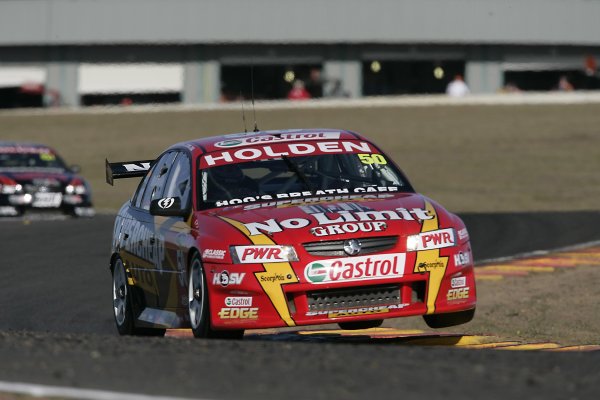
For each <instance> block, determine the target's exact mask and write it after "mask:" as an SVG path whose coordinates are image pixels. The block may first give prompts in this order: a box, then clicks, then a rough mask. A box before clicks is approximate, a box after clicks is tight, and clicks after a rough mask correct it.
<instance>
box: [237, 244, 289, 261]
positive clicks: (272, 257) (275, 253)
mask: <svg viewBox="0 0 600 400" xmlns="http://www.w3.org/2000/svg"><path fill="white" fill-rule="evenodd" d="M235 253H236V255H237V258H238V260H239V262H240V263H241V264H252V263H278V262H287V261H290V258H289V248H288V247H286V246H236V247H235Z"/></svg>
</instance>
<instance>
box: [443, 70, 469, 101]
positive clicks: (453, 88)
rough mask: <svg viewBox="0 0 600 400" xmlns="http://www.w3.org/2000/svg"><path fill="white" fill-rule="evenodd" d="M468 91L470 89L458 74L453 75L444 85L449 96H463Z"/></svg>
mask: <svg viewBox="0 0 600 400" xmlns="http://www.w3.org/2000/svg"><path fill="white" fill-rule="evenodd" d="M469 93H471V91H470V90H469V87H468V86H467V84H466V83H465V81H464V79H463V77H462V75H460V74H457V75H455V76H454V79H453V80H452V82H450V83H449V84H448V86H446V94H447V95H448V96H450V97H463V96H466V95H468V94H469Z"/></svg>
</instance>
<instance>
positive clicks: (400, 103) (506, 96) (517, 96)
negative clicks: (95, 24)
mask: <svg viewBox="0 0 600 400" xmlns="http://www.w3.org/2000/svg"><path fill="white" fill-rule="evenodd" d="M246 102H248V103H249V100H247V101H246ZM596 103H600V91H581V92H579V91H578V92H568V93H562V92H526V93H525V92H522V93H498V94H491V95H487V94H486V95H469V96H465V97H460V98H451V97H448V96H446V95H420V96H412V95H410V96H409V95H406V96H385V97H383V96H382V97H363V98H360V99H314V100H305V101H288V100H272V101H257V102H256V109H257V110H261V111H275V110H287V109H296V110H297V109H344V108H387V107H390V108H392V107H432V106H499V105H552V104H565V105H567V104H596ZM240 107H241V103H240V102H232V103H210V104H196V105H188V104H165V105H163V104H156V105H140V106H136V105H132V106H101V107H86V108H66V107H65V108H49V109H43V108H42V109H18V110H0V115H17V116H18V115H24V116H28V115H72V114H121V113H151V112H167V111H168V112H190V111H211V110H215V111H220V110H240Z"/></svg>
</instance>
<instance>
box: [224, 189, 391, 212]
mask: <svg viewBox="0 0 600 400" xmlns="http://www.w3.org/2000/svg"><path fill="white" fill-rule="evenodd" d="M397 191H398V187H397V186H368V187H359V188H353V189H323V190H321V189H319V190H315V191H314V192H310V191H304V192H290V193H277V194H274V195H270V194H261V195H258V196H248V197H243V198H236V199H229V200H219V201H216V202H215V205H216V206H217V207H226V206H236V205H240V204H245V203H253V202H255V201H269V200H277V199H293V198H300V197H307V196H325V195H328V194H350V193H382V192H397Z"/></svg>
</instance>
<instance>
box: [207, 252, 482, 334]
mask: <svg viewBox="0 0 600 400" xmlns="http://www.w3.org/2000/svg"><path fill="white" fill-rule="evenodd" d="M461 250H462V251H461V253H463V252H467V251H468V254H469V257H470V249H468V246H467V247H465V248H464V249H461ZM457 253H458V252H457ZM463 254H464V253H463ZM413 258H414V260H412V259H411V258H410V257H409V258H408V259H407V263H406V271H407V272H406V274H405V275H404V276H403V277H401V278H396V279H384V280H372V281H371V280H365V281H361V282H345V283H332V284H325V285H315V284H312V283H309V282H307V281H306V280H305V279H303V277H301V276H298V274H295V273H294V272H290V270H289V269H286V268H285V267H284V265H286V264H282V266H281V268H277V264H275V265H274V264H271V266H270V267H268V268H265V267H263V265H262V264H256V265H252V264H246V265H239V264H235V265H234V264H230V265H223V264H209V263H207V264H205V271H206V278H207V284H208V288H209V303H210V309H211V323H212V326H213V328H215V329H254V328H276V327H288V326H300V325H316V324H327V323H339V322H349V321H361V320H374V319H387V318H396V317H407V316H414V315H425V314H440V313H450V312H457V311H464V310H469V309H473V308H475V304H476V289H475V277H474V269H473V265H472V263H469V264H468V265H464V266H460V267H457V266H456V265H454V260H453V258H452V257H448V258H449V261H448V265H447V268H446V271H445V273H444V275H443V276H441V277H439V276H435V275H434V274H432V273H430V272H420V273H415V272H414V271H413V265H414V263H415V262H417V257H416V254H415V255H414V257H413ZM411 263H412V264H411Z"/></svg>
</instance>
